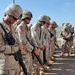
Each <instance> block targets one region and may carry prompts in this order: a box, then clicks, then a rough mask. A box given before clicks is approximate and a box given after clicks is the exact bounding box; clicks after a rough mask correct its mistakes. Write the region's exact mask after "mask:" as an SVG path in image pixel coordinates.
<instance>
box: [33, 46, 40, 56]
mask: <svg viewBox="0 0 75 75" xmlns="http://www.w3.org/2000/svg"><path fill="white" fill-rule="evenodd" d="M33 52H34V53H35V54H36V55H39V52H38V49H37V47H35V48H34V51H33Z"/></svg>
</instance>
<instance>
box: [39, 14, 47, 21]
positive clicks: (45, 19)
mask: <svg viewBox="0 0 75 75" xmlns="http://www.w3.org/2000/svg"><path fill="white" fill-rule="evenodd" d="M38 21H44V22H48V18H47V16H46V15H40V16H39V18H38Z"/></svg>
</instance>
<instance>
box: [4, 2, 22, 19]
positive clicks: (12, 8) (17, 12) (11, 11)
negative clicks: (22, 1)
mask: <svg viewBox="0 0 75 75" xmlns="http://www.w3.org/2000/svg"><path fill="white" fill-rule="evenodd" d="M4 15H11V16H13V17H15V18H16V19H19V18H20V17H21V15H22V8H21V7H20V6H19V5H17V4H15V3H12V4H10V5H9V6H8V7H7V8H6V9H5V10H4Z"/></svg>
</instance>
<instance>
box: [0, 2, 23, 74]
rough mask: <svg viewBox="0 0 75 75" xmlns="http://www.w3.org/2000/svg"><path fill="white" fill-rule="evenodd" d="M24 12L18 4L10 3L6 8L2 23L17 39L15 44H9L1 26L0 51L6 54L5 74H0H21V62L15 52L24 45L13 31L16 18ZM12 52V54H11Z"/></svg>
mask: <svg viewBox="0 0 75 75" xmlns="http://www.w3.org/2000/svg"><path fill="white" fill-rule="evenodd" d="M21 14H22V8H21V7H20V6H19V5H17V4H14V3H13V4H10V5H9V6H8V7H7V8H6V9H5V10H4V18H3V19H2V21H0V23H1V24H2V25H3V27H4V29H5V30H6V31H7V33H9V32H10V33H11V34H12V35H13V37H14V39H15V41H16V42H15V44H14V45H9V44H8V43H7V42H6V41H5V40H4V39H3V37H4V36H5V32H4V31H3V29H2V27H1V26H0V52H3V53H4V55H5V66H4V68H5V74H0V75H20V70H21V68H20V65H19V62H18V61H16V60H15V58H14V56H13V55H12V54H13V53H15V52H17V51H18V50H19V49H20V50H22V45H21V44H20V42H19V40H18V39H17V37H16V34H15V33H13V31H12V28H11V27H12V24H13V23H14V22H16V20H17V19H18V18H19V17H20V15H21ZM10 39H11V38H10ZM10 54H11V55H10Z"/></svg>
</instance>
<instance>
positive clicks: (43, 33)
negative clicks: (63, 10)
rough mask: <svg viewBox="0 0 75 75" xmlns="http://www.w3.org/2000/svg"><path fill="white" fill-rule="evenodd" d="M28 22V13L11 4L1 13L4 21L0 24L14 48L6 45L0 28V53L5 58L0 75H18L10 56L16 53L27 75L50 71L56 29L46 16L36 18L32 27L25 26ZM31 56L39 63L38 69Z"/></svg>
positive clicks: (54, 24)
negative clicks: (10, 35)
mask: <svg viewBox="0 0 75 75" xmlns="http://www.w3.org/2000/svg"><path fill="white" fill-rule="evenodd" d="M32 18H33V15H32V13H31V12H30V11H28V10H22V8H21V7H20V6H19V5H17V4H14V3H13V4H10V5H9V6H8V7H7V8H6V9H5V10H4V18H3V19H2V20H1V21H0V24H2V25H3V27H4V29H5V30H6V31H7V32H8V33H9V32H10V33H11V34H12V35H13V37H14V39H15V41H16V42H15V44H14V45H9V44H8V43H7V41H6V40H5V39H4V36H5V32H4V30H3V29H2V27H1V26H0V52H1V53H3V54H4V55H5V64H2V67H3V68H1V69H3V71H2V72H1V74H0V75H2V74H5V75H21V66H20V65H19V62H18V61H16V60H15V58H14V56H13V53H15V52H17V51H18V50H20V51H21V53H22V58H23V61H24V63H25V65H26V68H27V72H28V74H27V75H32V74H33V73H34V72H35V75H40V74H41V73H43V74H44V70H49V69H50V67H49V66H51V61H54V60H55V58H54V56H53V54H54V50H55V43H56V42H57V40H56V30H55V28H57V26H58V25H57V23H56V22H55V21H52V22H50V20H51V18H50V17H49V16H47V15H40V16H39V18H38V21H37V22H36V23H35V24H33V25H29V23H30V21H31V19H32ZM35 55H37V56H38V57H39V58H40V59H41V60H42V64H41V65H40V64H39V62H38V60H37V59H36V58H35ZM43 69H44V70H43ZM38 71H39V72H38Z"/></svg>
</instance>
